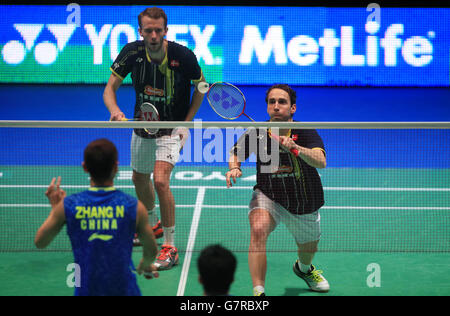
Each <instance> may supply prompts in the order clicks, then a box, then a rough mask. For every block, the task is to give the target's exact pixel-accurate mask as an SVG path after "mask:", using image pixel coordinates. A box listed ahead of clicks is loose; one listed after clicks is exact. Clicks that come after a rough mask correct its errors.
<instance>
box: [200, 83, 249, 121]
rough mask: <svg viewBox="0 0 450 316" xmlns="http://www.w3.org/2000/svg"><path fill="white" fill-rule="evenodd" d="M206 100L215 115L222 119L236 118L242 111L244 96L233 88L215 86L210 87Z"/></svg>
mask: <svg viewBox="0 0 450 316" xmlns="http://www.w3.org/2000/svg"><path fill="white" fill-rule="evenodd" d="M207 98H208V100H209V102H210V104H211V105H213V108H214V110H215V111H216V112H217V114H219V115H220V116H222V117H224V118H228V119H233V118H236V117H238V116H239V115H241V114H242V112H243V111H244V107H245V99H244V96H243V95H242V94H241V92H240V91H239V90H237V89H236V88H234V87H233V86H230V85H224V84H216V85H214V86H213V87H211V89H210V91H209V92H208V96H207Z"/></svg>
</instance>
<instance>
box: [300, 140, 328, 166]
mask: <svg viewBox="0 0 450 316" xmlns="http://www.w3.org/2000/svg"><path fill="white" fill-rule="evenodd" d="M295 148H296V149H297V150H298V156H299V157H300V158H301V159H303V160H304V161H305V162H306V163H307V164H308V165H310V166H311V167H314V168H318V169H323V168H325V167H326V166H327V159H326V157H325V153H324V152H323V149H322V148H312V149H310V148H306V147H301V146H299V145H296V146H295Z"/></svg>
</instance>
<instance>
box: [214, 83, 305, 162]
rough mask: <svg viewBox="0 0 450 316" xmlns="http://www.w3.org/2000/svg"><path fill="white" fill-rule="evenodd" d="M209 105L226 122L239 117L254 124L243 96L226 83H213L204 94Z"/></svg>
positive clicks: (274, 137)
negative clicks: (243, 117)
mask: <svg viewBox="0 0 450 316" xmlns="http://www.w3.org/2000/svg"><path fill="white" fill-rule="evenodd" d="M206 99H207V100H208V103H209V105H210V106H211V108H212V109H213V110H214V112H216V113H217V115H219V116H220V117H222V118H224V119H227V120H235V119H237V118H238V117H240V116H241V115H244V116H246V117H247V118H249V119H250V120H251V121H253V122H255V120H254V119H252V118H251V117H250V116H249V115H247V114H246V113H245V106H246V100H245V96H244V94H243V93H242V91H241V90H239V88H238V87H236V86H234V85H232V84H231V83H227V82H216V83H213V84H212V85H211V86H210V87H209V90H208V92H207V94H206ZM271 137H272V138H273V139H275V140H276V141H278V142H280V138H279V137H278V136H277V135H274V134H271ZM290 151H291V153H293V154H294V155H296V156H298V150H297V149H294V148H292V149H291V150H290Z"/></svg>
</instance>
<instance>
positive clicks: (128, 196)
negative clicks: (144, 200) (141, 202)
mask: <svg viewBox="0 0 450 316" xmlns="http://www.w3.org/2000/svg"><path fill="white" fill-rule="evenodd" d="M114 192H115V194H116V196H118V197H120V198H121V199H123V200H125V201H127V202H128V203H137V198H136V197H135V196H133V195H131V194H128V193H125V192H123V191H121V190H117V189H116V190H115V191H114Z"/></svg>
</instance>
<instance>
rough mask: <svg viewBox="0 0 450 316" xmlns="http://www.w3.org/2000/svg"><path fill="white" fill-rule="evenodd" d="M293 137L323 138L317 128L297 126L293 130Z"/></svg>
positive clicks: (313, 139) (305, 138)
mask: <svg viewBox="0 0 450 316" xmlns="http://www.w3.org/2000/svg"><path fill="white" fill-rule="evenodd" d="M291 137H292V138H293V139H294V141H295V140H296V139H299V140H300V139H303V140H310V141H315V140H321V139H322V138H321V137H320V135H319V133H318V132H317V130H316V129H313V128H296V129H293V130H292V131H291Z"/></svg>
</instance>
